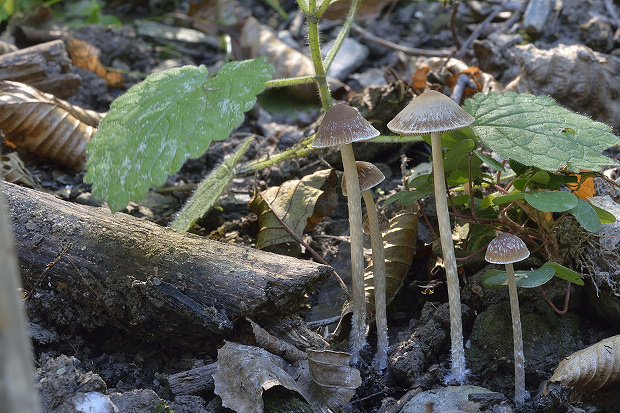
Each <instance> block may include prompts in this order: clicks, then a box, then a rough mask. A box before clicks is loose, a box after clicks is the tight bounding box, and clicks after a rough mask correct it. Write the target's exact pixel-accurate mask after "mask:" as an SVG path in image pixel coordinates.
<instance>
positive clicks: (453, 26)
mask: <svg viewBox="0 0 620 413" xmlns="http://www.w3.org/2000/svg"><path fill="white" fill-rule="evenodd" d="M459 3H460V1H459V0H456V1H455V2H454V5H453V6H452V12H451V13H450V33H452V42H453V43H454V45H455V46H456V48H457V49H460V48H461V39H459V36H458V34H457V33H456V15H457V13H456V11H457V10H458V8H459Z"/></svg>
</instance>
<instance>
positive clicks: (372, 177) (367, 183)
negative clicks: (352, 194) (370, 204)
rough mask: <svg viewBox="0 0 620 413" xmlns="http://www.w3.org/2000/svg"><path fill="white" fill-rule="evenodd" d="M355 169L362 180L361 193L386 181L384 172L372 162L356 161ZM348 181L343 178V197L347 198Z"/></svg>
mask: <svg viewBox="0 0 620 413" xmlns="http://www.w3.org/2000/svg"><path fill="white" fill-rule="evenodd" d="M355 169H357V176H358V177H359V180H360V191H362V192H363V191H367V190H369V189H370V188H374V187H375V186H377V185H379V184H380V183H381V182H383V180H384V179H385V175H383V172H381V171H380V170H379V168H377V167H376V166H374V165H373V164H371V163H370V162H364V161H355ZM346 184H347V181H346V179H345V177H344V176H343V177H342V195H344V196H347V185H346Z"/></svg>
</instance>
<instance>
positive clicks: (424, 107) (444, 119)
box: [387, 90, 475, 383]
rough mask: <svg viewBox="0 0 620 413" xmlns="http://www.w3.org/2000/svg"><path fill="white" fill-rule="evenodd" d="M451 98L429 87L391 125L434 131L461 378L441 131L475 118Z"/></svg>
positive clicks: (454, 350)
mask: <svg viewBox="0 0 620 413" xmlns="http://www.w3.org/2000/svg"><path fill="white" fill-rule="evenodd" d="M474 120H475V119H474V117H473V116H471V115H470V114H469V113H467V112H465V111H464V110H463V109H462V108H461V107H460V106H459V105H457V104H456V103H454V101H453V100H452V99H450V98H449V97H447V96H446V95H444V94H442V93H440V92H437V91H435V90H427V91H425V92H424V93H422V94H421V95H420V96H418V97H416V98H414V99H413V100H412V101H411V102H409V104H408V105H407V106H406V107H405V108H404V109H403V110H402V111H401V112H400V113H398V115H396V117H394V119H392V120H391V121H390V122H388V124H387V126H388V128H389V129H390V130H391V131H392V132H395V133H399V134H401V135H427V134H429V133H430V134H431V146H432V155H433V185H434V188H435V205H436V209H437V221H438V226H439V237H440V241H441V249H442V253H443V259H444V263H445V269H446V280H447V284H448V301H449V303H450V339H451V357H452V369H451V377H452V378H454V379H455V380H457V381H459V382H461V383H462V382H463V381H464V380H465V375H466V372H467V369H466V367H465V349H464V347H463V325H462V319H461V292H460V290H459V278H458V272H457V265H456V256H455V254H454V243H453V241H452V228H451V226H450V213H449V211H448V201H447V199H446V182H445V176H444V167H443V153H442V147H441V133H442V132H450V131H454V130H458V129H462V128H465V127H467V126H468V125H470V124H471V123H472V122H473V121H474Z"/></svg>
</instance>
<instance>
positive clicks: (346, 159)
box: [340, 144, 366, 364]
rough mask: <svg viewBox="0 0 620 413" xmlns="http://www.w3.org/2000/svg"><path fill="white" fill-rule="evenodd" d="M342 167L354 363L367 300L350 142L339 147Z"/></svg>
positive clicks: (358, 195) (363, 331) (358, 196)
mask: <svg viewBox="0 0 620 413" xmlns="http://www.w3.org/2000/svg"><path fill="white" fill-rule="evenodd" d="M340 154H341V156H342V166H343V168H344V176H345V180H346V189H347V203H348V207H349V233H350V237H351V300H352V302H353V317H352V320H351V334H350V337H349V346H350V352H351V362H352V363H353V364H356V363H357V361H358V357H359V353H360V350H361V349H362V348H363V347H364V345H365V344H366V299H365V296H364V245H363V244H364V233H363V230H362V228H363V223H362V194H361V191H360V185H359V177H358V175H357V168H356V167H355V155H354V153H353V145H352V144H347V145H342V146H341V147H340Z"/></svg>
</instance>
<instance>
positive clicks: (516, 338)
mask: <svg viewBox="0 0 620 413" xmlns="http://www.w3.org/2000/svg"><path fill="white" fill-rule="evenodd" d="M529 256H530V251H529V250H528V249H527V246H526V245H525V242H523V240H521V238H519V237H517V236H515V235H512V234H510V233H508V232H504V233H502V234H500V235H498V236H497V237H496V238H495V239H494V240H493V241H491V242H490V243H489V245H488V247H487V252H486V254H485V256H484V258H485V259H486V260H487V261H488V262H490V263H492V264H504V265H506V281H507V283H508V295H509V296H510V313H511V314H512V339H513V346H514V355H515V356H514V357H515V403H516V404H523V402H524V401H525V399H526V397H527V392H526V391H525V357H524V355H523V336H522V333H521V314H520V313H519V296H518V295H517V281H516V278H515V272H514V268H513V266H512V264H513V263H515V262H518V261H522V260H524V259H526V258H527V257H529Z"/></svg>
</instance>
